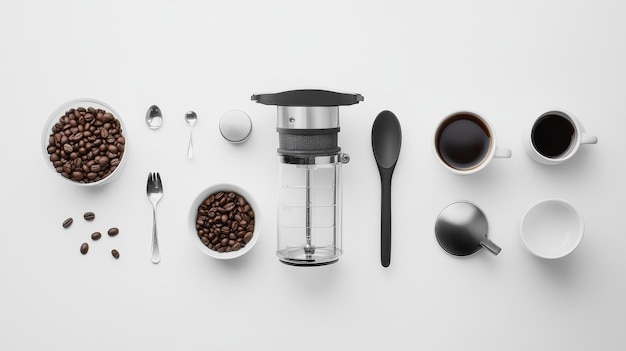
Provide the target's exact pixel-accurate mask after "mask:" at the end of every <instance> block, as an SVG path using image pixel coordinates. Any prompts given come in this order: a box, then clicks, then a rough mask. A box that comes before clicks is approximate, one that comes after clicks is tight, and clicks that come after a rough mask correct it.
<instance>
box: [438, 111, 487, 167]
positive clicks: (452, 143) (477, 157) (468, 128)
mask: <svg viewBox="0 0 626 351" xmlns="http://www.w3.org/2000/svg"><path fill="white" fill-rule="evenodd" d="M435 144H436V148H437V153H439V156H440V157H441V159H442V160H443V161H444V162H445V163H446V164H448V165H449V166H450V167H453V168H456V169H460V170H465V169H471V168H473V167H476V166H478V165H479V164H480V163H481V162H482V161H483V160H484V159H485V157H486V156H487V154H488V153H489V148H490V147H491V133H490V132H489V127H488V126H487V125H486V124H485V122H484V121H483V120H482V119H480V118H478V117H477V116H475V115H473V114H470V113H459V114H456V115H454V116H452V117H450V118H448V119H447V120H446V121H445V122H444V123H443V124H442V125H441V126H440V127H439V129H438V130H437V134H436V138H435Z"/></svg>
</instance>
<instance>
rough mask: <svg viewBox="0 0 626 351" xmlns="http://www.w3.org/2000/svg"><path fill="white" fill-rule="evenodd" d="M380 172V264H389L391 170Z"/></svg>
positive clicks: (385, 265)
mask: <svg viewBox="0 0 626 351" xmlns="http://www.w3.org/2000/svg"><path fill="white" fill-rule="evenodd" d="M379 172H380V183H381V184H380V189H381V196H380V263H381V264H382V265H383V267H389V263H390V262H391V175H392V174H393V168H382V167H381V168H379Z"/></svg>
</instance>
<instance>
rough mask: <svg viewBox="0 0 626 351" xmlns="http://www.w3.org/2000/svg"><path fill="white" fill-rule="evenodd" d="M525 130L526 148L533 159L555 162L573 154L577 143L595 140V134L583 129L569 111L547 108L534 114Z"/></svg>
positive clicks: (549, 163) (577, 146)
mask: <svg viewBox="0 0 626 351" xmlns="http://www.w3.org/2000/svg"><path fill="white" fill-rule="evenodd" d="M529 129H530V131H528V132H527V133H526V134H525V142H524V145H525V147H526V152H527V153H528V155H529V156H530V158H532V159H533V160H535V161H537V162H539V163H543V164H546V165H556V164H559V163H563V162H565V161H567V160H569V159H570V158H572V157H573V156H574V155H575V154H576V152H578V149H579V148H580V145H583V144H595V143H597V142H598V137H596V136H595V135H591V134H589V133H587V132H585V129H584V128H583V126H582V124H581V123H580V121H579V120H578V119H576V117H574V116H573V115H572V114H571V113H566V112H563V111H559V110H553V111H548V112H546V113H544V114H542V115H541V116H539V118H537V119H536V120H535V121H534V122H533V123H532V125H531V126H530V128H529Z"/></svg>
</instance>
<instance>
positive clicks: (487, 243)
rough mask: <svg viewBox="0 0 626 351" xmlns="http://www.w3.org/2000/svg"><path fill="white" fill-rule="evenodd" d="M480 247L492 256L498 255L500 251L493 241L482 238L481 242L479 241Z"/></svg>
mask: <svg viewBox="0 0 626 351" xmlns="http://www.w3.org/2000/svg"><path fill="white" fill-rule="evenodd" d="M480 245H481V246H482V247H484V248H485V249H487V250H489V252H491V253H492V254H494V255H497V254H499V253H500V251H501V250H502V249H501V248H500V246H498V245H496V244H495V243H494V242H493V241H491V240H489V239H488V238H484V239H483V240H481V242H480Z"/></svg>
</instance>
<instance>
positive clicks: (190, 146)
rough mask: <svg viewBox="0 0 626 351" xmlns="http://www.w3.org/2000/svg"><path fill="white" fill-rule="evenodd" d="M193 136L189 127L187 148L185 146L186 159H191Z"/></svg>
mask: <svg viewBox="0 0 626 351" xmlns="http://www.w3.org/2000/svg"><path fill="white" fill-rule="evenodd" d="M192 135H193V133H192V129H191V127H189V146H187V158H193V142H192V140H191V136H192Z"/></svg>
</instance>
